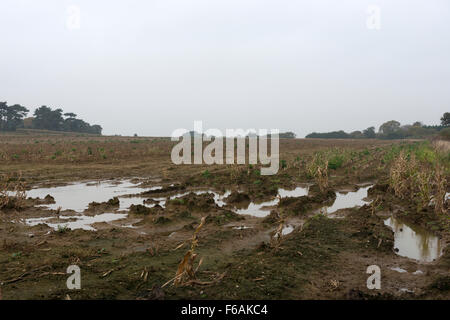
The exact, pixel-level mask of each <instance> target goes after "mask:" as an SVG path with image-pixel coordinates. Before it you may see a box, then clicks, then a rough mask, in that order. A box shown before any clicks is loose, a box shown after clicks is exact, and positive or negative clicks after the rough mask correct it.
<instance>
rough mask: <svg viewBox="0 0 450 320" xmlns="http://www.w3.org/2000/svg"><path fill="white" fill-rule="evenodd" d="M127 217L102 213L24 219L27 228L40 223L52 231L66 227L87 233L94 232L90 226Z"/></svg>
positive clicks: (125, 215)
mask: <svg viewBox="0 0 450 320" xmlns="http://www.w3.org/2000/svg"><path fill="white" fill-rule="evenodd" d="M126 217H127V214H120V213H103V214H98V215H95V216H83V215H80V216H60V217H59V218H57V217H44V218H31V219H25V223H26V224H27V225H29V226H36V225H39V224H41V223H43V224H46V225H47V226H49V227H50V228H53V229H54V230H58V228H59V227H66V228H69V229H72V230H75V229H83V230H88V231H96V229H95V228H94V227H92V226H91V225H92V224H94V223H99V222H111V221H116V220H120V219H124V218H126ZM59 219H61V220H71V221H67V222H52V220H53V221H54V220H59Z"/></svg>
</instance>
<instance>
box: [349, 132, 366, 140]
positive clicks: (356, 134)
mask: <svg viewBox="0 0 450 320" xmlns="http://www.w3.org/2000/svg"><path fill="white" fill-rule="evenodd" d="M350 138H352V139H363V138H364V135H363V133H362V132H361V131H359V130H357V131H353V132H351V133H350Z"/></svg>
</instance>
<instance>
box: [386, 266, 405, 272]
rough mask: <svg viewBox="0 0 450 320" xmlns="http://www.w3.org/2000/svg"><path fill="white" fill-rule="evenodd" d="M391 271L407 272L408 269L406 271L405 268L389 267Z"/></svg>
mask: <svg viewBox="0 0 450 320" xmlns="http://www.w3.org/2000/svg"><path fill="white" fill-rule="evenodd" d="M390 269H391V270H393V271H397V272H400V273H407V272H408V271H406V270H405V269H402V268H399V267H394V268H390Z"/></svg>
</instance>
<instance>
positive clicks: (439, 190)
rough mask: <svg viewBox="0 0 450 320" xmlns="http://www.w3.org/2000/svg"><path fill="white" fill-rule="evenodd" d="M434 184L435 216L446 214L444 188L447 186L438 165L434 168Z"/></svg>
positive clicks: (442, 171)
mask: <svg viewBox="0 0 450 320" xmlns="http://www.w3.org/2000/svg"><path fill="white" fill-rule="evenodd" d="M434 182H435V184H436V190H435V194H434V211H435V213H436V214H442V213H445V212H446V210H445V208H444V203H445V193H446V189H445V186H446V184H447V180H446V178H445V175H444V169H443V168H442V167H441V166H439V165H438V166H437V167H436V171H435V175H434Z"/></svg>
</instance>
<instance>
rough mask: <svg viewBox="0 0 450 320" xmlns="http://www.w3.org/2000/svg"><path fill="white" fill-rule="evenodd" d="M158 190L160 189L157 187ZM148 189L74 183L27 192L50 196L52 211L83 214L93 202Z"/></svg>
mask: <svg viewBox="0 0 450 320" xmlns="http://www.w3.org/2000/svg"><path fill="white" fill-rule="evenodd" d="M155 188H158V187H155ZM145 190H148V189H143V188H139V187H137V184H135V183H132V182H130V181H128V180H127V181H123V182H122V183H119V184H117V181H116V182H99V183H92V182H91V183H74V184H69V185H67V186H62V187H50V188H37V189H32V190H30V191H27V197H32V198H37V197H38V198H41V199H43V198H45V196H46V195H48V194H50V195H51V196H52V197H53V198H54V199H55V203H54V204H49V205H45V207H48V208H50V209H53V210H56V209H57V208H58V207H61V208H62V210H74V211H77V212H83V211H84V210H85V209H87V208H88V205H89V203H91V202H94V201H95V202H104V201H108V200H109V199H111V198H113V197H118V196H121V195H124V194H127V193H131V192H133V193H137V192H143V191H145Z"/></svg>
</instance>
